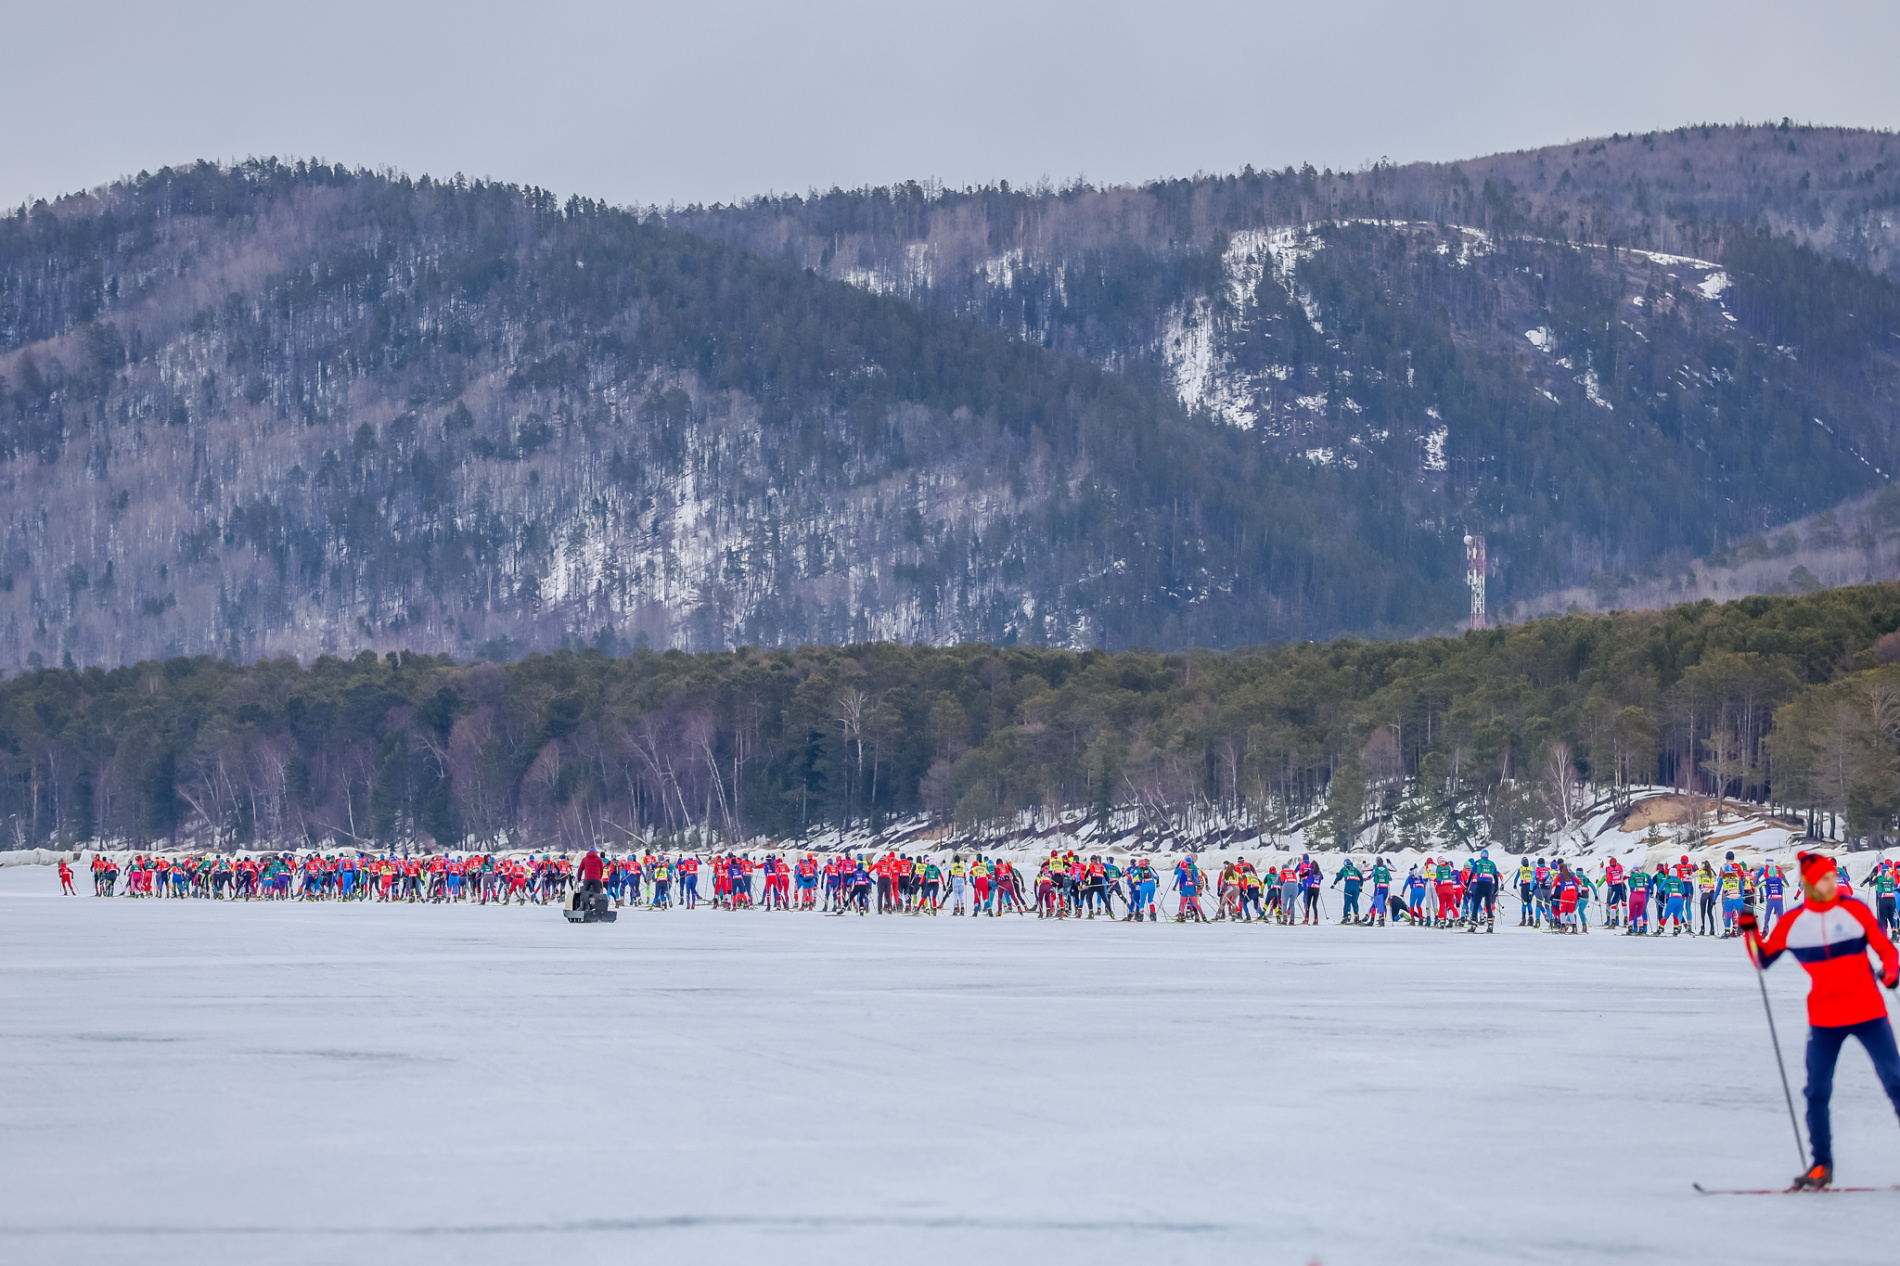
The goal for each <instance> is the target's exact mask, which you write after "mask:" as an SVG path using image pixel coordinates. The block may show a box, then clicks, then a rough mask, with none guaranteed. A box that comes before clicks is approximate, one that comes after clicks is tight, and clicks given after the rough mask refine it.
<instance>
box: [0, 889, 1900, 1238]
mask: <svg viewBox="0 0 1900 1266" xmlns="http://www.w3.org/2000/svg"><path fill="white" fill-rule="evenodd" d="M82 882H83V877H82ZM55 887H56V885H55V882H54V879H53V872H52V870H51V868H49V867H42V866H16V867H8V868H5V869H3V870H0V947H3V949H4V954H5V961H6V963H7V965H8V970H7V971H6V973H5V974H4V975H3V976H0V1013H4V1014H5V1015H6V1017H7V1024H6V1026H5V1028H4V1030H3V1031H0V1077H4V1079H5V1084H7V1085H8V1086H10V1087H13V1088H14V1089H15V1093H14V1094H13V1095H11V1096H9V1098H8V1102H7V1105H6V1107H5V1109H4V1111H0V1122H3V1123H4V1124H3V1125H0V1129H4V1134H5V1139H6V1144H5V1146H4V1147H0V1190H4V1191H5V1192H6V1193H7V1197H8V1198H7V1200H6V1201H5V1202H4V1203H3V1204H0V1257H3V1258H4V1259H5V1260H8V1261H19V1262H34V1263H60V1262H74V1263H79V1262H84V1263H87V1264H88V1266H93V1264H97V1263H118V1262H138V1263H170V1262H180V1263H183V1262H199V1261H207V1260H210V1261H220V1260H242V1261H245V1262H259V1263H279V1262H282V1263H303V1262H335V1261H350V1262H403V1263H415V1262H418V1261H422V1262H432V1261H449V1260H452V1261H455V1262H457V1263H488V1262H515V1261H522V1260H536V1261H541V1260H558V1261H563V1262H580V1263H594V1262H609V1261H612V1262H621V1261H627V1260H633V1259H634V1258H636V1257H638V1256H641V1255H653V1256H655V1257H657V1258H658V1259H659V1260H672V1261H693V1262H747V1263H756V1262H758V1261H761V1260H764V1261H771V1262H774V1263H779V1262H792V1263H804V1262H811V1263H829V1262H841V1261H843V1262H881V1263H882V1262H906V1263H909V1262H939V1261H942V1262H950V1261H956V1262H965V1261H968V1260H971V1259H972V1258H973V1257H974V1258H975V1259H976V1260H988V1259H999V1260H1010V1261H1028V1260H1045V1261H1057V1262H1069V1261H1074V1262H1082V1261H1088V1262H1142V1263H1148V1262H1153V1261H1157V1260H1160V1261H1171V1262H1201V1261H1208V1262H1214V1261H1219V1262H1228V1261H1239V1260H1246V1261H1258V1262H1267V1263H1279V1262H1284V1263H1293V1264H1300V1263H1307V1262H1312V1261H1323V1262H1325V1263H1328V1266H1340V1264H1352V1263H1390V1262H1400V1261H1403V1262H1419V1263H1434V1262H1457V1263H1461V1264H1463V1263H1471V1262H1551V1263H1557V1262H1580V1261H1594V1260H1606V1261H1607V1260H1615V1261H1617V1262H1619V1263H1632V1262H1634V1263H1642V1262H1659V1263H1660V1262H1669V1263H1672V1264H1673V1263H1679V1262H1684V1261H1710V1260H1721V1261H1724V1262H1735V1263H1753V1262H1776V1263H1779V1262H1783V1261H1786V1260H1790V1259H1794V1260H1807V1259H1809V1258H1810V1257H1812V1255H1813V1248H1814V1245H1813V1240H1812V1236H1813V1234H1814V1232H1815V1223H1814V1219H1813V1217H1812V1216H1803V1215H1805V1214H1808V1213H1809V1212H1810V1211H1808V1210H1805V1209H1802V1210H1800V1211H1799V1212H1797V1211H1796V1207H1791V1206H1790V1205H1789V1204H1788V1203H1787V1202H1786V1201H1745V1200H1730V1201H1713V1200H1705V1199H1703V1198H1701V1197H1699V1196H1697V1195H1696V1194H1695V1193H1694V1192H1693V1191H1692V1190H1691V1189H1690V1183H1691V1181H1694V1180H1700V1181H1701V1182H1703V1183H1705V1184H1708V1185H1717V1186H1751V1187H1752V1186H1762V1185H1775V1184H1776V1183H1778V1182H1779V1181H1780V1180H1782V1179H1784V1178H1785V1177H1786V1175H1787V1174H1789V1173H1792V1172H1793V1169H1794V1164H1795V1159H1794V1149H1793V1147H1792V1146H1791V1142H1790V1139H1789V1137H1788V1127H1787V1122H1786V1117H1785V1109H1784V1108H1783V1106H1782V1102H1781V1095H1780V1090H1779V1087H1778V1085H1777V1083H1776V1080H1775V1071H1774V1061H1773V1058H1772V1056H1771V1054H1770V1051H1769V1048H1768V1045H1767V1037H1766V1033H1765V1031H1764V1026H1763V1023H1762V1016H1761V1012H1760V1004H1759V1002H1758V1001H1757V994H1756V989H1755V983H1754V981H1753V980H1752V979H1751V978H1750V974H1749V971H1748V968H1747V967H1746V966H1745V964H1744V963H1743V962H1742V961H1741V955H1740V952H1739V951H1738V950H1737V949H1736V947H1735V946H1734V945H1733V944H1731V943H1728V942H1722V941H1706V940H1694V941H1692V940H1689V939H1686V938H1684V939H1680V940H1675V939H1669V940H1648V941H1634V940H1630V939H1628V938H1623V937H1619V936H1615V935H1609V934H1604V933H1602V932H1601V931H1600V930H1599V932H1598V933H1597V934H1595V935H1592V936H1589V937H1557V936H1550V935H1545V934H1539V933H1531V932H1524V931H1519V930H1518V929H1517V928H1516V927H1515V926H1508V924H1510V923H1511V922H1512V920H1513V919H1514V909H1515V907H1514V905H1513V907H1512V910H1513V913H1512V914H1511V915H1510V916H1507V918H1506V923H1507V926H1502V927H1500V929H1499V935H1497V936H1465V935H1460V934H1455V933H1447V932H1436V931H1422V930H1415V929H1409V928H1389V929H1383V930H1380V929H1365V928H1349V927H1340V926H1335V925H1328V926H1324V927H1320V928H1300V927H1291V928H1282V927H1277V926H1270V927H1263V926H1245V925H1243V926H1232V925H1212V926H1205V927H1197V926H1177V925H1174V924H1171V923H1163V924H1157V925H1143V926H1140V927H1133V926H1128V925H1123V924H1119V923H1104V922H1095V923H1081V924H1078V923H1072V922H1060V923H1038V922H1036V921H1035V920H1033V919H1027V918H1004V919H993V920H982V921H975V920H968V919H957V918H952V917H949V916H947V915H946V916H943V917H939V918H936V919H928V918H903V917H888V918H878V917H870V918H856V917H850V918H843V919H828V918H825V917H823V916H819V915H804V914H793V915H782V914H763V913H741V914H727V913H720V912H716V911H712V910H709V909H702V910H700V911H696V912H690V913H689V912H685V911H672V912H667V913H659V914H654V913H647V912H642V911H629V912H625V913H624V914H623V918H622V919H621V921H620V922H619V923H617V924H612V925H603V926H596V927H571V926H569V925H567V924H565V923H563V922H562V921H561V919H560V917H559V915H558V914H557V913H556V912H555V911H554V910H551V909H546V908H540V907H527V908H503V909H495V908H487V909H484V908H478V907H469V906H382V905H355V904H352V905H337V904H330V903H325V904H318V905H300V904H282V903H254V904H230V903H211V902H206V901H186V902H172V901H151V900H147V901H136V902H135V901H125V900H114V901H101V900H97V899H94V898H90V897H82V898H77V899H73V898H61V897H57V896H55V895H53V894H54V890H55ZM1328 906H1329V908H1330V909H1331V910H1332V911H1334V912H1336V911H1337V910H1338V893H1337V892H1336V891H1335V892H1331V893H1329V894H1328ZM1803 986H1804V981H1803V978H1802V976H1801V974H1800V973H1799V972H1798V971H1795V970H1794V969H1793V968H1792V967H1790V968H1787V969H1785V970H1777V971H1775V972H1773V973H1771V974H1770V976H1769V987H1770V992H1771V995H1772V996H1773V998H1774V1000H1775V1006H1776V1010H1777V1014H1778V1019H1779V1023H1780V1024H1781V1031H1782V1033H1783V1035H1784V1040H1785V1041H1789V1042H1791V1043H1792V1044H1793V1045H1792V1046H1791V1050H1790V1055H1791V1059H1792V1060H1793V1061H1794V1062H1795V1064H1796V1070H1797V1076H1798V1068H1799V1046H1798V1043H1799V1041H1800V1036H1799V1035H1800V1033H1801V997H1802V992H1803ZM26 1088H32V1090H31V1092H30V1093H20V1092H21V1091H22V1090H24V1089H26ZM1835 1112H1836V1117H1835V1120H1836V1133H1837V1136H1838V1148H1839V1152H1838V1156H1837V1162H1838V1166H1839V1170H1840V1173H1841V1175H1842V1179H1843V1181H1846V1182H1853V1183H1888V1182H1893V1181H1896V1180H1900V1137H1896V1133H1895V1125H1894V1117H1893V1114H1892V1113H1891V1112H1890V1111H1889V1110H1888V1108H1887V1106H1886V1104H1885V1102H1884V1099H1883V1098H1882V1097H1881V1095H1880V1094H1879V1091H1878V1090H1877V1088H1876V1087H1875V1086H1874V1084H1873V1078H1872V1074H1871V1072H1870V1070H1869V1068H1868V1064H1867V1061H1866V1059H1865V1057H1864V1056H1862V1055H1861V1054H1860V1052H1859V1051H1858V1049H1855V1050H1852V1051H1849V1052H1848V1053H1847V1054H1846V1056H1845V1057H1844V1058H1843V1060H1842V1065H1841V1075H1840V1079H1839V1085H1838V1089H1837V1092H1836V1102H1835ZM1843 1199H1844V1200H1851V1201H1854V1202H1856V1203H1853V1204H1851V1205H1848V1206H1835V1205H1832V1204H1830V1206H1829V1219H1828V1226H1827V1237H1828V1240H1827V1245H1828V1247H1827V1251H1826V1254H1825V1256H1826V1260H1828V1261H1829V1262H1830V1263H1863V1262H1865V1263H1874V1262H1882V1263H1884V1262H1889V1261H1891V1260H1892V1259H1893V1255H1892V1246H1891V1234H1892V1229H1893V1227H1894V1226H1895V1224H1896V1223H1895V1216H1894V1214H1895V1205H1894V1204H1893V1203H1892V1202H1891V1201H1890V1200H1888V1199H1887V1198H1885V1197H1883V1196H1849V1197H1843ZM1842 1215H1845V1216H1842Z"/></svg>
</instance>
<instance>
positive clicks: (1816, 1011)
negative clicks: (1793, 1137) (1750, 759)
mask: <svg viewBox="0 0 1900 1266" xmlns="http://www.w3.org/2000/svg"><path fill="white" fill-rule="evenodd" d="M1796 860H1797V861H1799V862H1800V865H1801V890H1802V892H1803V893H1805V894H1806V896H1807V900H1806V901H1805V902H1803V903H1802V904H1801V905H1799V906H1797V907H1795V908H1794V909H1793V910H1791V911H1789V912H1788V915H1787V917H1785V918H1783V919H1782V920H1781V921H1780V922H1778V923H1776V924H1775V927H1774V931H1773V932H1771V933H1770V934H1769V936H1768V939H1767V940H1765V941H1764V940H1762V939H1761V937H1760V935H1759V931H1760V925H1759V924H1758V923H1757V922H1756V920H1755V916H1754V914H1752V913H1750V912H1747V911H1744V912H1743V913H1742V915H1741V916H1740V918H1739V919H1738V920H1737V925H1738V926H1739V927H1740V928H1741V932H1742V938H1743V944H1745V945H1746V946H1747V947H1748V952H1749V956H1750V957H1752V958H1753V959H1754V960H1755V962H1756V964H1757V966H1759V967H1761V968H1762V969H1764V970H1765V969H1767V968H1768V967H1769V966H1770V965H1771V964H1772V963H1773V962H1774V961H1775V960H1776V959H1777V958H1779V957H1781V955H1782V952H1783V951H1784V950H1785V951H1788V952H1790V953H1792V954H1793V955H1794V956H1795V958H1796V960H1797V961H1799V962H1800V964H1801V966H1802V967H1803V968H1804V969H1805V970H1806V971H1807V973H1808V982H1809V983H1808V1085H1807V1090H1806V1092H1805V1093H1806V1095H1807V1100H1808V1139H1809V1142H1810V1143H1811V1144H1812V1145H1813V1149H1814V1164H1813V1166H1812V1167H1811V1168H1809V1170H1808V1171H1807V1172H1806V1173H1804V1174H1801V1175H1799V1176H1798V1177H1797V1178H1796V1179H1795V1180H1794V1185H1795V1187H1796V1188H1797V1189H1801V1188H1817V1189H1818V1188H1821V1187H1826V1186H1827V1185H1828V1184H1829V1183H1831V1182H1833V1181H1834V1135H1833V1129H1832V1125H1831V1123H1830V1121H1829V1117H1828V1100H1829V1099H1830V1097H1832V1095H1833V1093H1834V1065H1835V1062H1836V1061H1837V1060H1838V1059H1839V1058H1840V1055H1841V1047H1842V1045H1844V1044H1845V1043H1846V1041H1847V1039H1848V1038H1850V1037H1855V1038H1859V1039H1860V1044H1861V1045H1862V1046H1863V1047H1864V1048H1866V1051H1867V1054H1868V1056H1869V1057H1870V1058H1871V1059H1872V1060H1873V1061H1874V1072H1875V1073H1876V1074H1877V1075H1878V1076H1879V1078H1880V1084H1881V1085H1882V1086H1884V1087H1885V1088H1886V1091H1887V1097H1888V1098H1889V1099H1891V1100H1893V1105H1894V1110H1895V1112H1897V1113H1900V1052H1896V1051H1895V1049H1894V1040H1893V1025H1892V1024H1890V1023H1889V1022H1888V1020H1887V1003H1886V1000H1885V999H1883V998H1882V997H1881V996H1880V991H1879V990H1878V989H1876V988H1874V973H1873V970H1872V968H1870V967H1869V966H1868V964H1867V951H1868V950H1869V949H1872V950H1873V951H1874V953H1876V954H1878V955H1879V956H1880V967H1881V971H1880V983H1881V984H1883V985H1885V986H1886V987H1887V988H1889V989H1892V988H1894V987H1895V985H1896V984H1900V952H1897V951H1895V949H1894V946H1893V942H1892V941H1889V940H1888V939H1887V937H1886V935H1885V934H1884V933H1882V932H1881V930H1880V924H1879V923H1878V922H1876V921H1875V919H1874V915H1873V911H1871V910H1869V909H1868V908H1867V907H1866V905H1864V904H1863V903H1861V902H1859V901H1856V900H1855V899H1854V898H1852V897H1844V896H1842V895H1840V891H1839V880H1838V877H1837V876H1836V874H1835V870H1834V859H1833V858H1831V857H1822V856H1819V855H1817V854H1814V853H1802V854H1799V855H1798V857H1797V859H1796Z"/></svg>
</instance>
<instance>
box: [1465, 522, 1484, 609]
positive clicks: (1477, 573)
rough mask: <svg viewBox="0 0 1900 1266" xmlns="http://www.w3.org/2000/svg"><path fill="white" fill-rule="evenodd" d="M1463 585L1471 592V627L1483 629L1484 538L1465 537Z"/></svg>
mask: <svg viewBox="0 0 1900 1266" xmlns="http://www.w3.org/2000/svg"><path fill="white" fill-rule="evenodd" d="M1465 584H1466V585H1467V586H1468V587H1469V588H1470V590H1471V627H1472V628H1474V629H1482V628H1485V627H1486V625H1485V619H1484V538H1483V537H1482V536H1470V535H1467V536H1466V537H1465Z"/></svg>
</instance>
